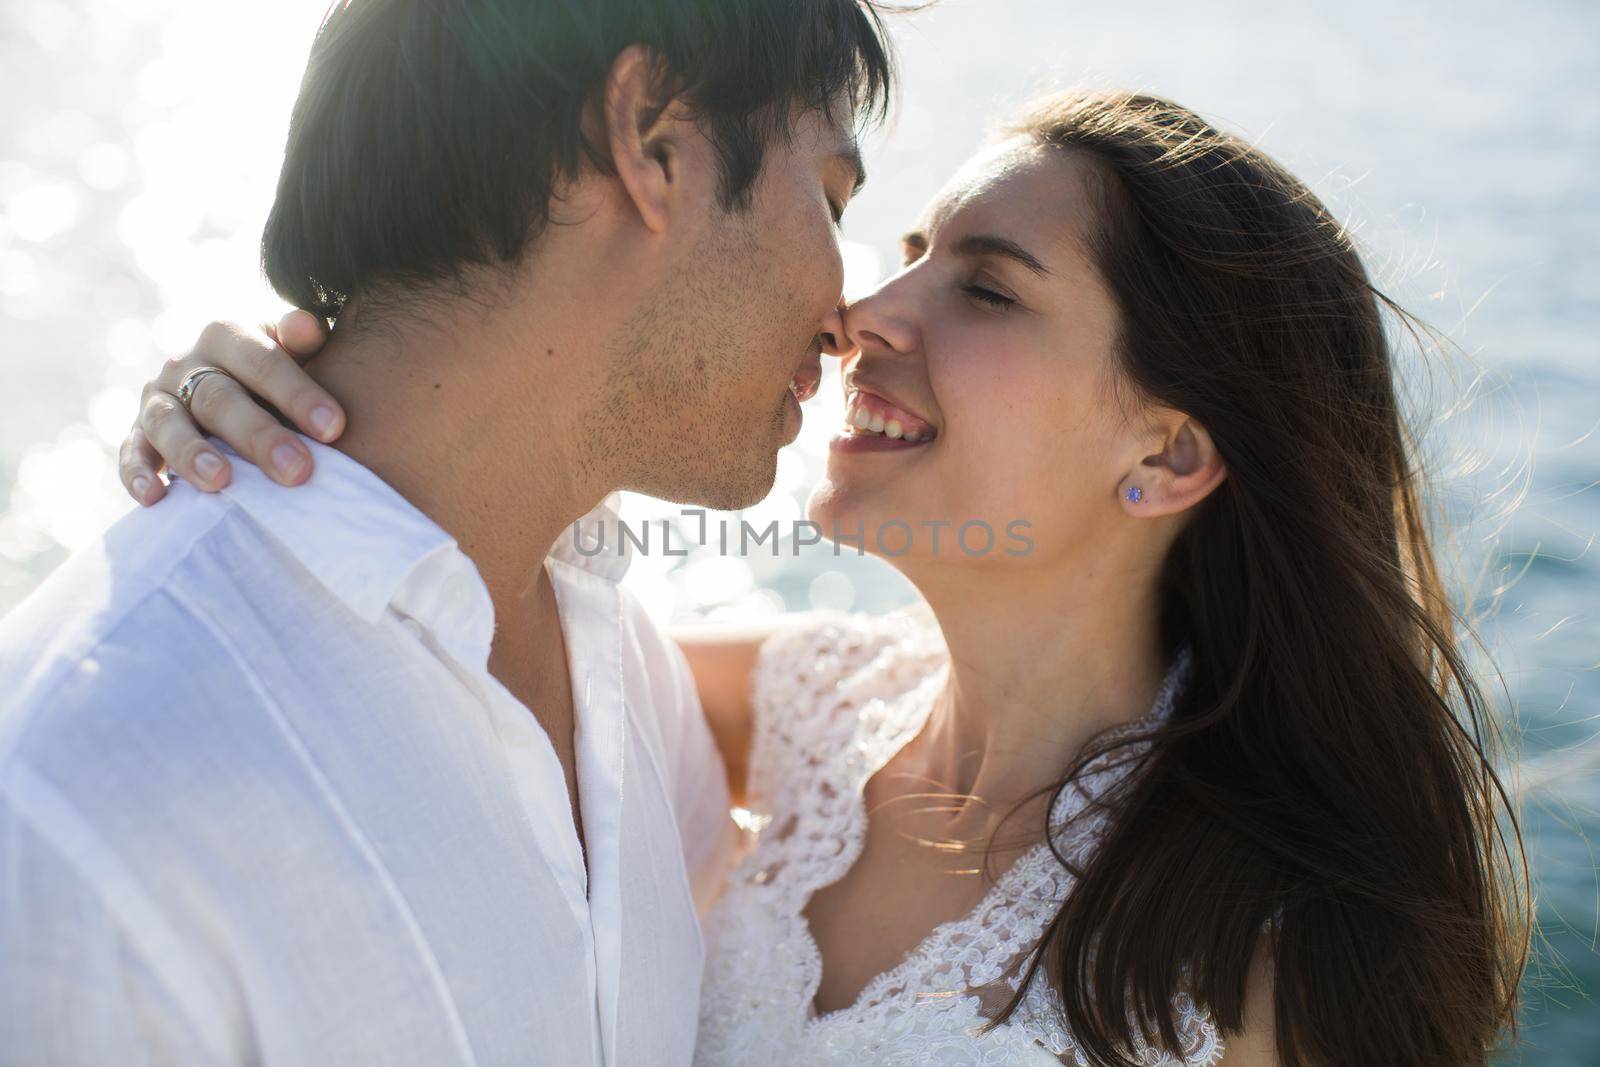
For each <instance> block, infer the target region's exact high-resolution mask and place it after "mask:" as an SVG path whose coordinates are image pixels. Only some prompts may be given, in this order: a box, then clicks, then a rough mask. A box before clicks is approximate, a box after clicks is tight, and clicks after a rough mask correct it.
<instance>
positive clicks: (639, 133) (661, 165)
mask: <svg viewBox="0 0 1600 1067" xmlns="http://www.w3.org/2000/svg"><path fill="white" fill-rule="evenodd" d="M659 69H660V68H659V64H658V62H657V60H656V57H655V56H654V54H653V53H652V52H651V51H650V50H649V49H648V48H646V47H645V46H644V45H637V44H636V45H629V46H628V47H627V48H625V49H623V50H622V51H621V52H620V53H619V54H618V55H617V58H616V60H615V62H613V63H612V64H611V73H610V74H609V75H607V77H606V84H605V90H604V92H603V95H602V99H601V108H600V115H599V116H598V117H599V118H600V119H601V121H602V122H603V123H604V131H603V136H604V139H605V144H606V146H607V148H608V149H609V151H610V153H611V165H612V168H613V169H614V170H615V171H616V174H617V179H618V181H620V182H621V184H622V188H623V191H624V194H625V195H626V196H627V198H628V200H629V201H630V202H631V203H632V205H633V208H634V210H635V211H636V212H637V213H638V216H639V220H640V221H641V222H642V223H643V224H644V226H645V227H646V228H647V229H649V230H650V231H651V232H652V233H663V232H665V231H666V229H667V225H668V222H669V221H670V219H671V217H672V214H673V211H674V209H675V208H676V207H678V206H680V205H681V202H682V193H683V188H682V186H683V180H684V176H685V175H684V171H683V153H684V150H685V147H686V145H687V144H688V142H687V141H686V138H688V137H697V136H699V130H698V128H697V127H696V126H695V124H694V122H692V121H691V120H689V119H687V118H684V117H681V116H675V115H674V112H673V109H672V108H671V107H670V104H671V103H672V101H671V100H670V99H663V98H662V92H663V87H662V84H661V80H660V76H659Z"/></svg>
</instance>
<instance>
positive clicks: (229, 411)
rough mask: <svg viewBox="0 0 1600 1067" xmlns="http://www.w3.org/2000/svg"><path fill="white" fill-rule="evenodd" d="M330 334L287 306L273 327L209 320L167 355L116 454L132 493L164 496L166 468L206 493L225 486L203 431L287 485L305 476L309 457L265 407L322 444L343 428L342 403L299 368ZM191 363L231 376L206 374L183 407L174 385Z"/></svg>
mask: <svg viewBox="0 0 1600 1067" xmlns="http://www.w3.org/2000/svg"><path fill="white" fill-rule="evenodd" d="M327 337H328V335H327V330H326V328H325V327H324V326H323V323H322V320H321V319H319V318H317V317H316V316H315V315H313V314H311V313H310V312H309V311H291V312H289V314H287V315H285V316H284V317H283V318H282V319H280V320H278V322H277V324H276V325H263V326H261V327H260V329H252V328H250V327H247V326H239V325H236V324H233V323H226V322H213V323H212V324H211V325H209V326H207V327H206V328H205V329H204V330H202V331H201V332H200V340H199V341H197V342H196V343H195V346H194V348H193V350H191V351H190V352H189V353H188V354H187V355H184V356H179V357H176V358H173V359H169V360H168V361H167V363H166V366H164V367H162V368H161V373H160V374H158V375H157V376H156V378H155V380H154V381H152V382H149V383H148V384H146V385H145V387H144V396H143V399H142V400H141V402H140V406H139V417H138V418H137V419H136V420H135V421H134V424H133V429H131V430H130V431H128V436H127V437H125V438H124V439H123V441H122V450H121V453H120V456H119V458H118V467H119V473H120V474H121V475H122V484H123V487H124V488H126V489H127V490H128V493H129V495H131V496H132V497H133V499H135V500H137V501H138V502H139V503H141V504H145V505H150V504H154V503H155V502H156V501H158V500H160V499H161V498H162V497H164V496H166V495H167V487H166V486H165V485H164V484H162V481H161V478H160V476H159V475H158V474H157V472H158V471H160V470H161V469H163V468H164V467H171V468H172V469H174V470H175V471H177V472H178V473H179V474H180V475H182V476H183V479H184V481H186V482H188V483H190V484H191V485H193V486H195V488H197V489H201V490H204V491H206V492H210V493H214V492H216V491H217V490H219V489H221V488H222V487H223V486H225V485H227V484H228V480H229V478H230V476H231V472H230V470H229V464H228V461H227V459H226V458H224V457H223V456H222V454H221V453H219V452H218V451H217V450H216V449H215V448H212V447H211V445H210V444H209V443H207V441H206V435H207V434H213V435H215V436H217V437H220V438H222V440H224V441H226V442H227V443H228V444H229V445H230V446H232V448H233V449H234V450H235V451H236V452H238V453H239V455H240V456H242V457H244V458H245V459H247V460H249V461H250V462H251V463H254V464H255V465H256V466H258V467H260V468H261V469H262V470H264V471H266V472H267V474H268V475H269V476H270V477H271V478H272V479H273V480H274V481H277V482H279V483H281V484H283V485H299V484H300V483H301V482H303V481H305V480H306V479H307V478H309V477H310V476H311V453H310V451H309V450H308V449H307V448H306V446H305V442H304V441H301V440H300V438H299V437H297V436H296V435H295V434H294V432H293V431H291V430H289V429H288V428H287V427H285V426H283V425H282V424H281V423H280V422H279V421H278V420H277V419H276V418H274V417H273V416H272V414H271V413H270V412H268V411H267V409H266V407H265V406H264V405H265V404H271V405H272V406H273V407H275V408H277V409H278V410H279V411H281V412H283V413H284V415H285V416H287V417H289V418H290V419H292V420H293V421H294V423H295V425H296V426H298V427H300V429H301V430H303V431H304V432H305V433H306V434H307V435H308V436H310V437H314V438H316V439H317V440H319V441H322V442H329V441H333V440H336V439H337V438H338V436H339V435H340V434H341V433H343V432H344V409H343V408H341V407H340V406H339V402H338V401H337V400H335V399H334V398H333V397H332V396H331V395H330V394H329V393H328V391H327V390H325V389H323V388H322V387H321V386H320V385H318V384H317V383H316V382H314V381H313V380H312V379H311V376H310V375H309V374H307V373H306V372H305V370H304V368H302V367H301V366H300V361H302V360H305V359H309V358H310V357H311V356H313V355H315V354H316V353H317V351H318V350H320V349H321V348H322V345H323V342H325V341H326V340H327ZM196 367H221V368H222V369H223V370H225V371H227V372H228V373H229V374H231V375H233V377H234V378H235V379H237V381H230V380H228V379H227V378H225V377H223V376H222V375H220V374H208V375H206V376H205V377H204V378H203V379H202V380H201V381H200V382H199V384H198V385H197V387H196V388H195V391H194V396H193V398H192V399H191V400H190V410H189V411H186V410H184V407H183V405H182V404H181V403H179V401H178V397H177V395H176V394H177V391H178V385H179V383H180V382H182V381H183V376H184V375H185V374H187V373H189V372H190V371H192V370H194V369H195V368H196ZM191 412H192V414H191Z"/></svg>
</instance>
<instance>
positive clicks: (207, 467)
mask: <svg viewBox="0 0 1600 1067" xmlns="http://www.w3.org/2000/svg"><path fill="white" fill-rule="evenodd" d="M194 469H195V470H196V471H198V472H199V473H200V477H201V478H204V479H205V480H206V481H208V482H214V481H216V480H217V477H218V476H219V475H221V474H222V457H221V456H219V455H217V454H216V453H215V452H202V453H200V458H199V459H197V460H195V461H194Z"/></svg>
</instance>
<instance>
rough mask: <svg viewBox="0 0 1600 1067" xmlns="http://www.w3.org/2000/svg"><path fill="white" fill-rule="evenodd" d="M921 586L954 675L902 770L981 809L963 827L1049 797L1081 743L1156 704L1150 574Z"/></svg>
mask: <svg viewBox="0 0 1600 1067" xmlns="http://www.w3.org/2000/svg"><path fill="white" fill-rule="evenodd" d="M918 579H919V580H918V587H919V589H921V590H922V591H923V594H924V596H925V597H926V598H927V600H928V604H929V606H930V607H931V608H932V609H933V614H934V617H935V618H936V619H937V620H938V623H939V627H940V630H941V631H942V633H943V635H944V640H945V644H946V646H947V647H948V648H949V652H950V675H949V679H948V681H947V683H946V685H945V687H944V689H943V691H942V692H941V693H940V694H939V696H938V698H937V699H936V701H935V704H934V710H933V713H932V716H931V717H930V719H929V722H928V726H927V728H926V729H925V730H924V731H923V733H922V735H921V736H920V737H919V738H918V739H917V741H916V742H915V744H914V745H913V746H911V747H910V748H909V749H908V750H907V752H906V762H907V768H906V769H909V770H911V771H912V772H913V773H918V774H922V775H924V776H926V777H927V778H929V779H931V780H932V781H934V782H937V783H938V786H937V788H939V789H943V790H948V791H950V792H951V793H954V794H956V795H958V796H970V797H975V798H977V799H978V800H979V801H981V803H979V804H977V805H972V806H971V807H970V810H969V807H968V806H967V805H954V806H952V812H953V813H954V818H955V819H956V820H958V821H962V823H963V825H966V820H969V819H970V820H975V821H976V822H977V823H981V824H984V825H987V822H992V820H993V818H994V816H995V813H996V812H999V813H1003V812H1005V811H1008V810H1010V808H1011V807H1012V806H1013V805H1014V804H1016V803H1018V802H1020V801H1022V800H1024V799H1025V798H1027V797H1029V796H1031V795H1033V794H1035V793H1037V792H1040V791H1043V790H1048V789H1049V787H1050V786H1051V785H1053V784H1054V783H1056V782H1058V781H1060V779H1061V778H1062V776H1063V774H1064V773H1065V772H1066V770H1067V769H1068V768H1069V767H1070V766H1071V763H1072V760H1073V758H1074V757H1075V756H1076V755H1077V754H1078V752H1079V751H1080V749H1081V748H1082V746H1083V745H1084V744H1085V743H1086V742H1088V741H1089V740H1091V739H1092V738H1093V737H1095V736H1096V735H1097V734H1099V733H1100V732H1101V731H1103V730H1106V729H1108V728H1110V727H1113V726H1117V725H1120V724H1123V723H1127V722H1132V721H1135V720H1137V719H1139V718H1141V717H1142V716H1144V714H1145V713H1146V712H1147V711H1149V709H1150V706H1151V704H1152V703H1153V702H1154V700H1155V698H1156V695H1157V693H1158V691H1159V689H1160V686H1161V683H1162V680H1163V678H1164V677H1165V674H1166V669H1167V666H1168V664H1167V662H1166V658H1165V656H1164V654H1163V650H1162V648H1161V640H1160V628H1159V619H1160V613H1159V601H1158V596H1157V583H1156V576H1155V575H1154V574H1138V573H1134V572H1132V571H1131V570H1129V569H1127V568H1117V567H1111V566H1107V565H1105V564H1104V563H1103V562H1101V563H1099V564H1097V565H1093V566H1086V567H1077V568H1072V567H1063V568H1061V569H1060V570H1059V571H1056V572H1055V573H1050V574H1040V573H1039V572H1038V571H1037V570H1029V571H1027V572H1026V573H1022V572H1020V570H1019V573H1017V574H1014V575H999V576H996V575H994V574H992V573H981V572H970V573H967V574H952V575H949V576H940V577H939V578H935V579H931V580H923V579H922V576H918ZM986 820H987V822H986ZM979 828H981V827H979Z"/></svg>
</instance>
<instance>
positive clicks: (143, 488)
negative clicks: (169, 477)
mask: <svg viewBox="0 0 1600 1067" xmlns="http://www.w3.org/2000/svg"><path fill="white" fill-rule="evenodd" d="M133 495H134V496H136V497H138V498H139V499H140V500H143V499H144V498H145V497H147V496H149V495H150V479H149V478H146V477H145V476H144V475H142V474H141V475H139V476H137V477H136V478H134V479H133Z"/></svg>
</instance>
